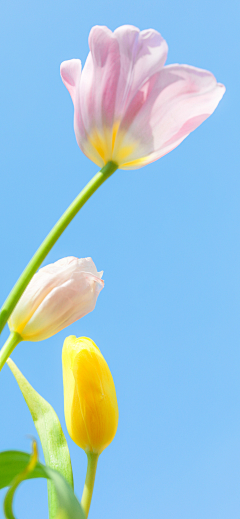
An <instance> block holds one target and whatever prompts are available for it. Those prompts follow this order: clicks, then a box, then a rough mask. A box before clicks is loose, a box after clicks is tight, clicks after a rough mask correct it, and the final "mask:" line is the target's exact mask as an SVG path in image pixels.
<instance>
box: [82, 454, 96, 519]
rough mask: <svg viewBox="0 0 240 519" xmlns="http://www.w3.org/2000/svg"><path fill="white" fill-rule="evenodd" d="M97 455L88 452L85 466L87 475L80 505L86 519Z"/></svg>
mask: <svg viewBox="0 0 240 519" xmlns="http://www.w3.org/2000/svg"><path fill="white" fill-rule="evenodd" d="M98 457H99V454H95V453H93V452H88V454H87V458H88V465H87V474H86V479H85V485H84V489H83V495H82V500H81V505H82V508H83V511H84V513H85V516H86V519H87V517H88V514H89V509H90V505H91V500H92V495H93V487H94V481H95V476H96V470H97V462H98Z"/></svg>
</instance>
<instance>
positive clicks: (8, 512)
mask: <svg viewBox="0 0 240 519" xmlns="http://www.w3.org/2000/svg"><path fill="white" fill-rule="evenodd" d="M32 448H33V452H32V456H31V457H30V461H29V463H28V465H27V466H26V467H25V469H24V470H22V471H21V472H20V473H19V474H18V475H17V476H16V477H15V478H14V479H13V481H12V483H11V486H10V488H9V489H8V491H7V493H6V496H5V499H4V504H3V508H4V513H5V516H6V518H7V519H15V516H14V514H13V499H14V496H15V492H16V490H17V488H18V486H19V485H20V483H22V481H24V480H25V479H27V477H28V474H30V473H31V472H32V471H33V470H34V469H35V466H36V464H37V461H38V451H37V442H36V441H35V440H34V441H33V446H32Z"/></svg>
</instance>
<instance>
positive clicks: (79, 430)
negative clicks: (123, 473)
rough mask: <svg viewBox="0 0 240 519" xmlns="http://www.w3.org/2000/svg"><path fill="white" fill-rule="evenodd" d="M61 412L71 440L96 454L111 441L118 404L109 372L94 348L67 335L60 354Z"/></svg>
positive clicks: (102, 358)
mask: <svg viewBox="0 0 240 519" xmlns="http://www.w3.org/2000/svg"><path fill="white" fill-rule="evenodd" d="M62 363H63V386H64V412H65V420H66V425H67V429H68V432H69V434H70V436H71V438H72V440H73V441H74V442H75V443H76V444H77V445H78V446H79V447H81V448H82V449H84V450H85V452H86V453H88V452H93V453H97V454H100V453H101V452H102V451H103V449H105V448H106V447H107V446H108V445H109V444H110V443H111V441H112V440H113V438H114V436H115V434H116V431H117V426H118V404H117V397H116V391H115V386H114V382H113V378H112V375H111V372H110V369H109V367H108V365H107V363H106V361H105V359H104V357H103V356H102V354H101V352H100V350H99V348H98V347H97V346H96V344H95V343H94V342H93V341H92V340H91V339H88V338H87V337H79V338H77V337H75V336H74V335H71V336H70V337H67V338H66V339H65V341H64V345H63V352H62Z"/></svg>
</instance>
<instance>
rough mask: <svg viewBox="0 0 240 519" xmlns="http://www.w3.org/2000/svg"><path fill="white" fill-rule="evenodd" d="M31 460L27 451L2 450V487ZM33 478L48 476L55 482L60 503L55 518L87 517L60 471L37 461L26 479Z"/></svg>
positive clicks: (0, 473)
mask: <svg viewBox="0 0 240 519" xmlns="http://www.w3.org/2000/svg"><path fill="white" fill-rule="evenodd" d="M30 461H31V456H30V454H27V453H26V452H19V451H5V452H0V489H1V488H5V487H7V486H9V485H10V484H11V483H12V482H13V480H14V478H16V477H17V476H18V475H19V473H22V472H23V471H24V470H25V469H26V468H27V466H28V464H29V462H30ZM32 478H46V479H48V480H51V482H52V483H53V484H54V486H55V490H56V496H57V503H58V507H57V510H56V514H55V519H60V518H61V519H63V518H64V519H85V514H84V512H83V510H82V507H81V505H80V503H79V501H78V499H77V498H76V496H75V495H74V493H73V490H72V488H71V486H70V485H69V483H68V482H67V481H66V480H65V479H64V477H63V476H62V475H61V474H59V472H57V471H56V470H53V469H51V468H50V467H46V466H45V465H42V464H41V463H39V462H37V463H36V466H35V468H34V469H33V470H32V471H31V472H28V474H26V479H32ZM9 517H11V516H9Z"/></svg>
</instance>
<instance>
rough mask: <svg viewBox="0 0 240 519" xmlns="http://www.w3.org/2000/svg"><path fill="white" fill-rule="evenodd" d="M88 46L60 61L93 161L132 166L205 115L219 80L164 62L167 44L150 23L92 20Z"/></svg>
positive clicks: (162, 151)
mask: <svg viewBox="0 0 240 519" xmlns="http://www.w3.org/2000/svg"><path fill="white" fill-rule="evenodd" d="M89 47H90V53H89V55H88V57H87V61H86V63H85V66H84V68H83V70H82V72H81V62H80V60H79V59H72V60H69V61H64V62H63V63H62V65H61V69H60V70H61V77H62V80H63V83H64V84H65V86H66V87H67V89H68V91H69V93H70V95H71V97H72V101H73V104H74V129H75V134H76V139H77V142H78V145H79V146H80V148H81V150H82V151H83V153H85V155H87V157H89V158H90V159H91V160H92V161H93V162H95V163H96V164H97V165H98V166H100V167H103V166H104V165H105V164H107V163H108V162H109V161H112V162H113V163H115V164H117V166H118V167H119V168H121V169H136V168H140V167H142V166H145V165H146V164H149V163H150V162H153V161H155V160H157V159H159V158H160V157H162V156H163V155H166V153H169V152H170V151H171V150H173V149H174V148H176V146H178V145H179V144H180V143H181V142H182V141H183V139H185V137H187V135H189V133H191V132H192V131H193V130H195V128H197V127H198V126H199V125H200V124H201V123H202V122H203V121H205V119H207V118H208V117H209V115H211V114H212V113H213V111H214V110H215V108H216V107H217V105H218V103H219V101H220V100H221V98H222V96H223V94H224V92H225V87H224V86H223V85H221V84H219V83H217V82H216V79H215V77H214V76H213V75H212V74H211V72H208V71H207V70H203V69H199V68H196V67H192V66H189V65H178V64H175V65H168V66H164V64H165V61H166V58H167V51H168V47H167V43H166V41H165V40H164V39H163V38H162V36H161V35H160V34H159V33H158V32H157V31H155V30H153V29H148V30H144V31H141V32H140V30H139V29H138V28H136V27H133V26H131V25H123V26H122V27H119V28H118V29H116V30H115V31H114V32H112V31H110V29H108V28H107V27H101V26H96V27H93V28H92V30H91V32H90V35H89Z"/></svg>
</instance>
